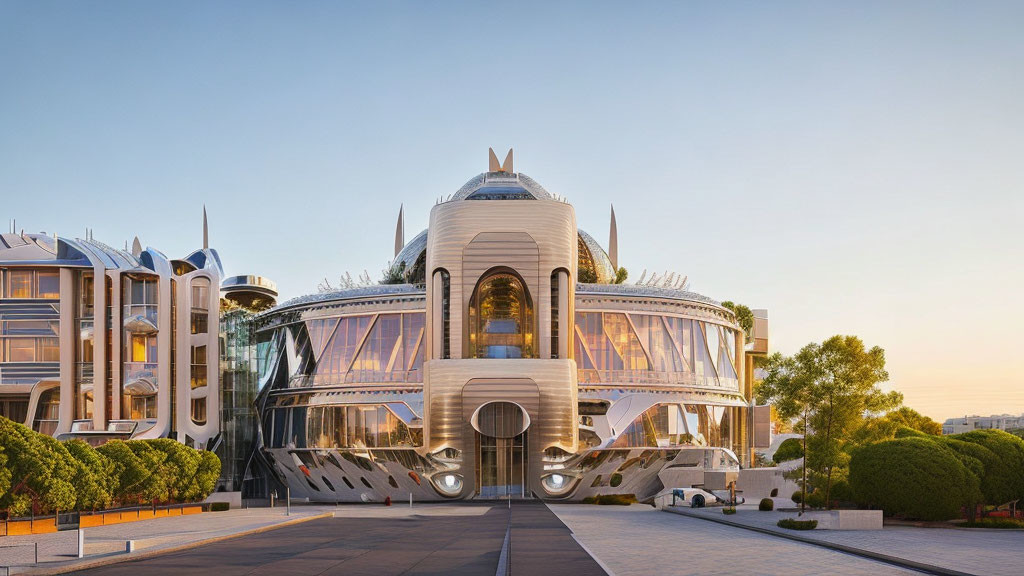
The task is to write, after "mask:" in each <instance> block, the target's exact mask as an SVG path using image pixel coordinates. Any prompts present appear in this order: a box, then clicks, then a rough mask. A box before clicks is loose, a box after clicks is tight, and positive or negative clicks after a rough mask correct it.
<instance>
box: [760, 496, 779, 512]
mask: <svg viewBox="0 0 1024 576" xmlns="http://www.w3.org/2000/svg"><path fill="white" fill-rule="evenodd" d="M757 509H758V510H760V511H761V512H771V511H772V510H774V509H775V501H774V500H772V499H771V498H761V502H760V503H758V505H757Z"/></svg>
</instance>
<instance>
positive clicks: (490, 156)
mask: <svg viewBox="0 0 1024 576" xmlns="http://www.w3.org/2000/svg"><path fill="white" fill-rule="evenodd" d="M487 171H488V172H501V164H498V157H497V156H495V155H494V148H488V149H487Z"/></svg>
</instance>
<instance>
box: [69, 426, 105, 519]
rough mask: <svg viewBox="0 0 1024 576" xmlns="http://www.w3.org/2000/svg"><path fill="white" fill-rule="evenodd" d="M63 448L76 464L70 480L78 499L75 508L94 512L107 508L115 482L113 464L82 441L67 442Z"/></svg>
mask: <svg viewBox="0 0 1024 576" xmlns="http://www.w3.org/2000/svg"><path fill="white" fill-rule="evenodd" d="M64 447H65V448H66V449H67V451H68V454H70V455H71V457H72V458H73V459H74V460H75V462H76V463H77V465H76V467H75V468H76V470H75V476H74V478H73V479H72V483H73V484H74V486H75V492H76V494H77V497H78V498H77V500H76V502H75V508H76V509H78V510H89V509H92V510H96V509H102V508H107V507H109V506H110V503H111V501H112V500H113V494H114V492H115V482H116V478H115V476H114V465H113V463H111V462H110V460H108V459H107V458H106V457H104V456H103V455H101V454H100V453H99V452H97V451H96V449H95V448H93V447H92V446H90V445H89V444H87V443H85V442H84V441H82V440H78V439H74V440H69V441H67V442H65V443H64Z"/></svg>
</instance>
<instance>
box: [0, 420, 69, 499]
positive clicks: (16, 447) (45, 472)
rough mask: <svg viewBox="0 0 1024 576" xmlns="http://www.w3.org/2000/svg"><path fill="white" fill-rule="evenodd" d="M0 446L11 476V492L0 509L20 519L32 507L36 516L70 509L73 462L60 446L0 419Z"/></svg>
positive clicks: (47, 438) (58, 443) (5, 497)
mask: <svg viewBox="0 0 1024 576" xmlns="http://www.w3.org/2000/svg"><path fill="white" fill-rule="evenodd" d="M0 445H2V446H3V447H4V452H5V454H6V456H7V469H8V470H9V473H10V476H11V488H10V489H9V490H8V491H6V493H5V494H4V495H3V496H2V497H0V509H2V508H6V509H8V511H9V512H10V514H11V515H12V516H23V515H26V514H28V513H29V512H30V511H31V509H32V505H33V503H35V504H36V506H38V508H39V511H40V512H52V511H54V510H68V509H71V508H72V507H74V505H75V500H76V494H75V487H74V485H73V484H72V483H71V480H72V478H73V476H74V473H75V465H74V460H73V459H72V458H71V455H70V454H68V451H67V449H65V448H64V446H63V445H62V444H61V443H60V442H58V441H56V440H54V439H53V438H52V437H50V436H47V435H45V434H39V433H37V432H33V431H32V430H30V429H29V428H28V427H26V426H24V425H23V424H19V423H17V422H12V421H11V420H8V419H7V418H3V417H0Z"/></svg>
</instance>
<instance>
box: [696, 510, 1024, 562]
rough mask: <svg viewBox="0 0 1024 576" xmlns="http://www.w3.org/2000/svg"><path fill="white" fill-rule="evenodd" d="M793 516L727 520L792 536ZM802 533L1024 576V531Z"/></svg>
mask: <svg viewBox="0 0 1024 576" xmlns="http://www.w3.org/2000/svg"><path fill="white" fill-rule="evenodd" d="M684 511H685V512H686V513H688V514H699V515H703V516H708V517H711V518H714V519H716V520H717V519H723V518H725V517H724V516H723V514H722V510H721V509H720V508H703V509H693V508H686V509H684ZM793 517H796V513H795V512H779V511H773V512H760V511H758V510H757V508H756V507H751V506H745V507H740V508H739V510H738V511H737V513H736V514H734V515H732V516H729V517H728V518H727V520H728V521H729V522H737V523H742V524H746V525H750V526H756V527H759V528H765V529H770V530H773V531H778V532H789V533H790V534H792V533H793V532H792V531H786V530H784V529H782V528H778V527H777V526H776V525H775V523H776V522H778V521H779V520H780V519H782V518H793ZM798 535H799V536H801V537H804V538H812V539H815V540H820V541H822V542H831V543H834V544H840V545H843V546H850V547H854V548H858V549H861V550H867V551H870V552H875V553H878V554H885V555H887V556H895V557H898V558H903V559H905V560H910V561H912V562H920V563H922V564H930V565H932V566H938V567H940V568H944V569H947V570H955V571H957V572H965V573H967V574H986V575H992V576H1019V575H1020V574H1024V531H1020V530H998V529H980V530H979V529H956V528H918V527H914V526H886V527H885V528H884V529H882V530H842V531H839V530H809V531H803V532H799V533H798Z"/></svg>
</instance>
